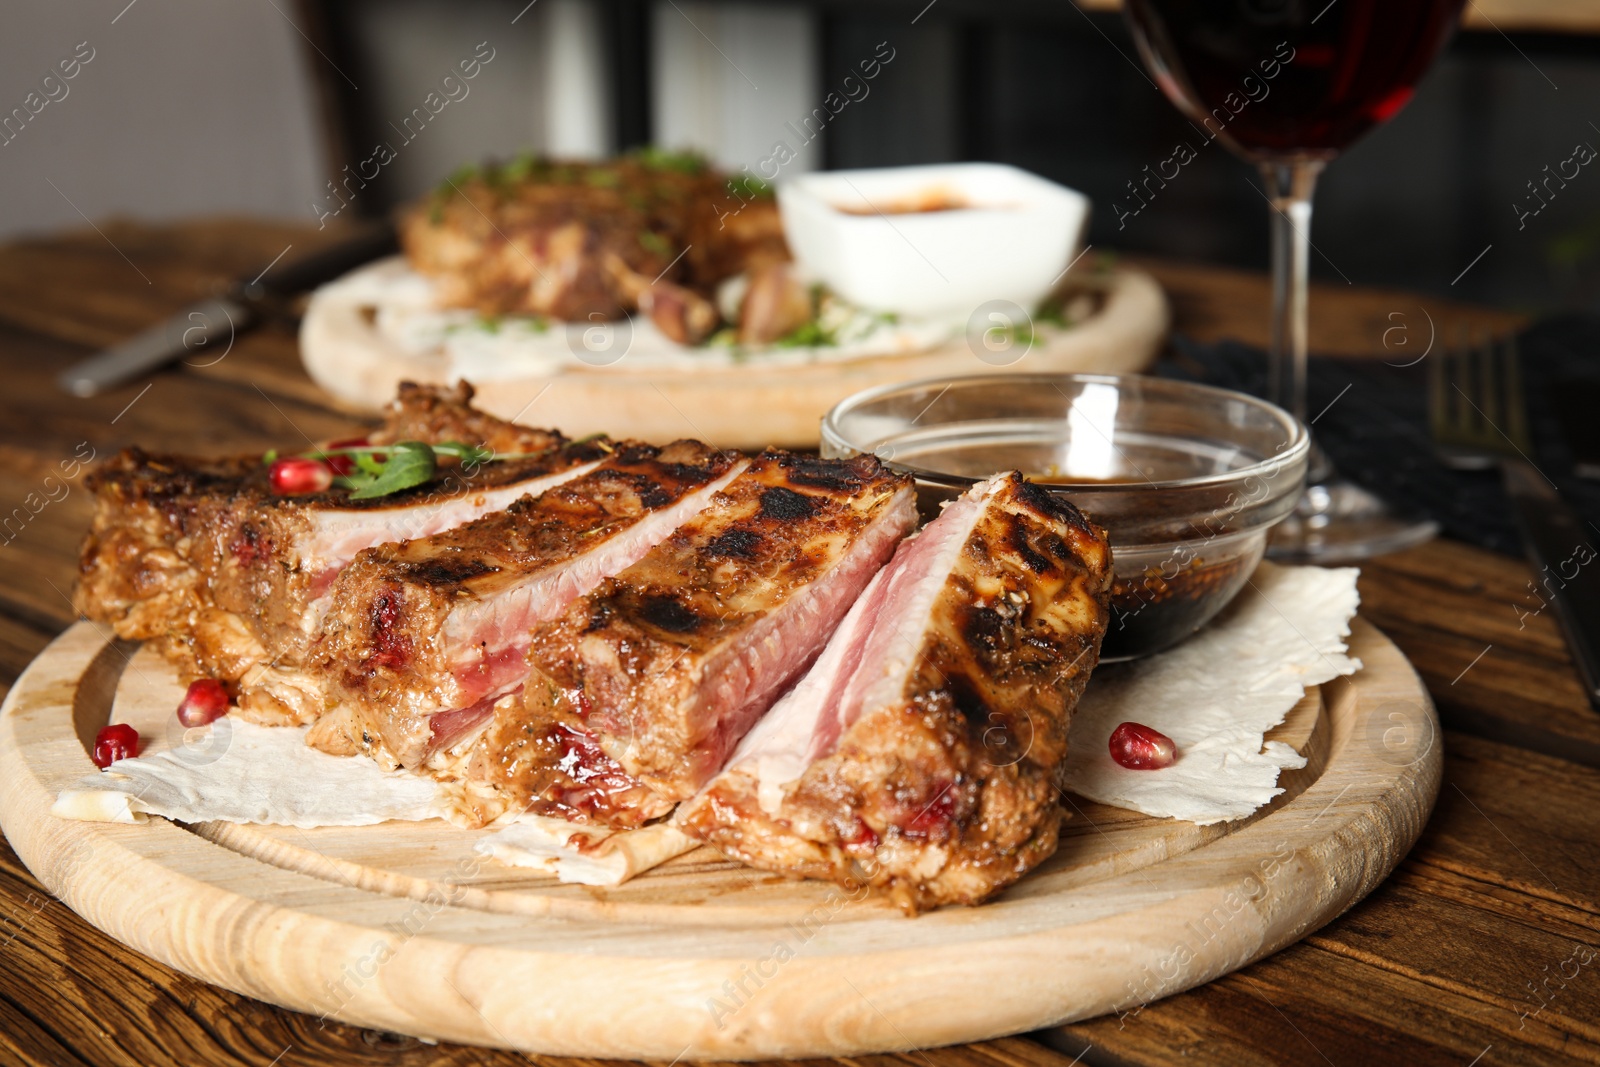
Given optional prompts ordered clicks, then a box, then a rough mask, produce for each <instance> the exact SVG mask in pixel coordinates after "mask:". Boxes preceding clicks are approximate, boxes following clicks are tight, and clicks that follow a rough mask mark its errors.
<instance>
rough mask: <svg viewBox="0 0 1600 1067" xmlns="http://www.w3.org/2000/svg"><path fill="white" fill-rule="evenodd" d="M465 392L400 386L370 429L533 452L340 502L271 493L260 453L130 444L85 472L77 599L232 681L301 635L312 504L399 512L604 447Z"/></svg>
mask: <svg viewBox="0 0 1600 1067" xmlns="http://www.w3.org/2000/svg"><path fill="white" fill-rule="evenodd" d="M471 396H472V391H471V388H470V387H468V386H466V385H464V384H463V385H462V386H459V387H456V388H454V389H435V388H430V387H424V386H416V385H412V384H410V383H407V384H406V385H404V386H402V389H401V395H400V399H399V400H398V401H397V402H396V403H395V405H394V406H393V408H392V409H391V411H390V412H389V415H388V418H387V420H386V421H385V423H384V425H383V426H382V427H381V428H380V429H378V430H377V431H375V432H374V433H373V435H372V438H373V440H375V441H378V442H380V443H383V442H387V441H393V440H402V439H409V440H424V441H433V442H437V441H443V440H458V441H463V442H467V443H479V442H482V441H486V442H488V443H490V444H491V446H492V447H495V448H496V449H497V451H506V450H508V449H512V450H516V451H518V452H537V453H538V454H537V455H535V456H532V457H530V458H523V459H516V460H507V461H505V462H499V463H488V464H483V465H481V466H479V467H478V468H477V469H475V470H470V471H469V470H465V469H458V470H451V471H447V472H445V474H444V475H443V476H442V477H441V478H439V479H437V480H435V481H434V482H432V483H429V484H427V485H423V486H419V487H417V488H415V489H411V490H407V491H404V492H401V493H396V494H393V495H391V496H387V497H382V498H378V499H374V500H368V501H352V500H350V499H349V498H348V493H347V492H346V491H345V490H331V491H329V492H327V493H321V494H315V495H311V496H297V497H283V496H278V495H276V494H274V493H273V492H272V491H271V486H270V484H269V481H268V471H267V467H266V465H265V464H263V463H262V461H261V457H260V456H234V457H228V458H223V459H195V458H190V457H182V456H164V455H157V454H153V453H149V452H146V451H144V450H142V449H138V448H130V449H127V450H125V451H124V452H122V453H121V454H119V455H117V456H113V457H111V458H110V459H108V460H107V461H106V462H105V463H104V464H102V465H101V466H100V467H98V468H97V469H96V470H94V471H93V472H91V473H90V474H89V476H88V481H87V485H88V486H89V488H90V489H91V490H92V491H93V492H94V494H95V515H94V519H93V521H92V523H91V526H90V530H89V533H88V535H87V536H86V537H85V539H84V542H83V545H82V548H81V550H80V555H79V572H78V583H77V588H76V591H75V595H74V604H75V606H76V607H77V608H78V610H79V611H80V612H81V613H83V614H84V615H85V616H87V617H89V618H91V619H95V620H97V621H101V622H106V623H109V624H110V625H111V626H112V628H113V630H115V632H116V633H117V634H118V636H120V637H125V638H132V639H139V640H154V641H159V642H161V643H162V646H163V650H164V651H165V652H166V653H167V654H168V655H169V657H170V658H172V659H173V661H174V662H175V663H176V664H177V666H178V667H179V670H180V672H181V673H182V674H184V675H185V676H187V677H200V676H205V677H218V678H221V679H223V680H227V681H232V680H234V679H236V678H237V677H238V676H239V671H240V670H241V669H242V667H241V664H244V663H248V662H251V661H255V660H259V659H260V658H262V657H263V656H264V655H265V654H266V649H268V648H270V649H272V656H273V657H278V656H280V655H281V654H285V653H287V654H288V660H289V661H290V662H294V661H295V660H296V657H297V654H298V653H299V652H303V651H304V647H305V645H306V644H307V642H308V637H307V635H306V634H305V633H304V625H303V621H304V619H305V615H306V608H307V606H308V604H309V603H310V602H311V601H312V600H313V599H314V597H315V596H316V595H317V593H318V590H317V589H316V588H315V587H314V586H315V581H316V579H317V576H316V575H314V574H312V573H309V571H308V570H306V569H304V568H301V567H299V566H298V565H297V564H296V561H295V559H294V558H293V556H294V554H295V547H294V546H295V545H296V544H297V543H298V542H299V541H300V540H301V539H302V538H304V537H305V536H306V535H307V534H308V533H309V531H310V530H311V528H312V525H313V522H314V517H315V516H316V515H317V514H318V513H334V512H337V513H352V514H359V513H372V514H373V515H374V518H377V517H378V516H381V515H388V514H394V515H401V514H405V513H407V512H408V509H418V510H419V511H420V510H423V509H427V508H429V507H430V506H431V505H433V504H435V503H443V502H445V501H449V500H454V499H458V498H464V497H469V496H471V495H472V494H475V493H479V492H483V491H488V490H494V489H503V488H504V487H506V486H511V485H516V484H518V483H519V482H521V481H525V480H528V479H530V478H533V477H537V476H540V475H543V474H548V473H553V472H558V471H561V470H564V469H568V468H571V467H573V466H576V465H579V464H582V463H586V462H591V461H593V460H596V459H599V458H600V457H601V456H603V455H604V449H605V447H606V446H605V443H604V442H601V441H591V442H584V443H581V444H575V443H572V442H568V441H566V439H565V438H563V437H562V436H561V435H560V434H558V433H554V432H552V431H548V430H530V429H527V428H524V427H519V426H513V425H511V424H509V423H505V422H503V421H502V420H499V419H495V418H493V417H492V416H488V415H485V414H483V413H482V412H479V411H477V410H475V409H473V408H471V407H470V405H469V401H470V399H471ZM225 616H235V618H225ZM207 622H210V623H212V624H214V625H204V624H205V623H207ZM213 638H214V639H213ZM241 644H242V645H243V646H249V645H251V644H254V646H255V647H254V648H250V647H241Z"/></svg>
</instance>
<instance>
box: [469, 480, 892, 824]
mask: <svg viewBox="0 0 1600 1067" xmlns="http://www.w3.org/2000/svg"><path fill="white" fill-rule="evenodd" d="M829 462H830V461H821V460H810V461H808V464H807V466H806V469H807V470H808V471H810V472H811V474H812V475H813V477H812V478H811V481H813V482H823V483H828V484H848V485H855V486H857V489H856V490H855V491H854V492H851V493H846V494H834V493H831V492H829V491H827V490H825V489H821V488H817V487H816V486H815V485H811V486H804V487H799V488H796V486H795V483H794V482H793V480H792V479H791V477H790V475H791V473H792V471H793V470H794V467H795V457H793V456H791V455H790V454H788V453H781V452H767V453H763V454H762V455H761V456H759V457H757V458H756V459H755V460H754V461H753V462H752V463H751V466H750V468H749V470H747V471H746V472H745V473H744V474H743V475H741V476H740V477H739V478H738V479H736V480H735V481H734V482H733V483H731V484H730V485H729V486H728V488H727V489H726V490H725V491H724V493H723V494H722V496H721V498H720V499H719V502H718V504H717V505H716V506H715V507H713V508H711V509H708V510H707V511H706V512H703V513H702V514H701V515H700V516H698V517H697V518H696V519H695V520H694V521H692V522H690V523H688V524H686V525H685V526H684V527H683V528H681V529H680V530H678V531H677V532H676V533H675V534H673V536H672V537H670V538H668V539H667V540H665V541H663V542H662V543H661V544H660V545H658V546H657V547H656V548H655V549H653V550H652V551H651V552H650V553H649V554H648V555H647V556H645V557H644V558H643V559H641V560H640V561H639V562H638V563H637V564H635V565H634V566H633V567H631V568H629V569H628V570H626V571H624V572H622V573H621V574H619V575H617V576H616V578H615V579H613V580H611V581H608V582H605V583H602V584H601V585H600V586H598V587H596V588H595V589H594V590H593V591H592V592H591V593H590V594H589V595H588V596H587V597H585V598H584V599H583V600H582V601H580V602H578V603H576V604H574V605H573V606H572V607H571V609H570V610H569V611H568V612H567V613H566V615H564V616H563V617H562V618H561V619H558V620H555V621H553V622H551V623H549V624H547V625H545V626H542V627H540V628H539V629H538V630H537V631H536V632H535V634H534V639H533V646H532V650H531V651H530V654H529V659H530V663H531V664H532V667H533V672H532V676H531V677H530V680H529V683H528V685H527V686H526V688H525V689H524V694H523V703H522V706H521V707H520V708H508V707H507V706H506V705H501V706H499V707H498V708H497V710H496V721H495V723H494V725H493V726H492V727H491V728H490V730H489V732H488V733H487V734H486V735H485V738H484V742H483V745H484V747H483V755H482V759H481V760H478V761H476V762H475V765H474V772H473V777H474V778H475V779H477V780H480V781H482V782H485V783H487V784H490V785H492V786H494V787H496V788H497V789H498V790H499V792H500V794H501V799H502V802H503V804H504V805H506V806H508V807H516V808H521V807H524V806H529V808H530V810H533V811H535V812H540V811H542V812H544V813H546V814H554V815H563V814H568V808H570V804H569V802H568V801H567V800H566V799H565V796H566V792H565V791H566V790H567V789H568V788H569V787H571V785H572V783H570V782H569V781H567V780H566V778H565V776H564V775H563V772H562V769H561V767H560V766H559V765H558V764H557V760H556V757H555V755H554V753H555V752H556V746H555V744H554V742H553V741H551V740H549V739H550V738H552V737H554V731H556V730H557V729H558V728H561V729H571V728H575V727H578V726H582V727H584V728H587V729H588V730H590V731H592V732H593V734H594V736H595V738H596V740H597V743H598V744H599V746H600V748H601V750H602V751H604V752H605V753H606V755H607V756H608V757H610V758H611V759H612V760H614V761H616V762H617V764H618V765H619V766H621V767H622V769H623V770H624V771H625V772H626V773H627V775H628V776H629V782H628V784H627V785H626V787H623V786H621V785H619V786H617V787H616V788H615V789H613V790H611V792H610V793H608V794H607V797H606V798H605V803H603V804H602V803H600V802H599V800H597V799H596V798H595V797H594V796H593V795H591V794H585V796H586V798H587V799H586V807H585V808H584V814H585V817H586V818H592V819H597V820H600V821H604V822H607V823H609V824H611V825H615V826H619V827H622V826H633V825H638V824H640V823H641V822H642V821H644V820H646V819H649V818H653V817H656V816H658V815H660V814H663V813H665V812H666V811H667V810H670V809H671V807H672V806H673V805H674V804H675V803H677V802H678V801H680V800H682V799H685V798H687V797H688V796H690V795H692V794H693V793H694V792H695V791H696V790H698V788H699V787H700V786H701V785H702V784H704V782H705V781H707V780H708V779H709V778H710V777H711V776H712V775H714V774H715V773H716V771H717V770H718V769H719V768H720V767H721V766H722V763H723V762H724V761H725V759H726V757H727V755H728V753H729V752H730V751H731V750H732V749H733V747H734V745H735V744H736V743H737V742H738V740H739V739H740V737H742V736H743V735H744V733H745V732H746V731H747V730H748V729H749V728H750V726H751V725H752V724H753V723H754V722H755V721H756V719H758V718H759V717H760V715H761V714H762V713H764V712H765V711H766V709H767V707H768V706H769V705H770V703H771V701H772V700H773V699H775V698H776V697H777V695H778V694H779V693H780V692H781V691H782V690H783V688H784V687H786V686H787V685H788V684H789V683H790V682H791V681H792V680H793V678H794V677H795V676H796V675H798V674H799V673H800V672H801V671H802V670H803V669H804V668H805V667H806V666H807V665H808V664H809V663H810V661H811V659H812V658H813V657H814V656H815V654H816V652H817V651H818V649H820V647H821V645H822V643H823V642H824V641H825V640H826V638H827V634H828V633H829V632H831V630H832V628H833V626H834V625H835V624H836V622H837V620H838V619H839V618H840V617H841V616H842V615H843V614H844V612H845V611H846V610H847V609H848V607H849V604H850V603H851V601H852V600H854V598H855V597H856V596H857V595H858V594H859V593H860V590H861V589H862V588H863V587H864V586H865V585H866V584H867V582H868V581H869V579H870V578H871V576H872V574H873V573H875V572H876V571H877V569H878V568H879V567H880V566H881V565H882V563H883V562H884V561H885V559H886V558H887V557H888V556H889V555H890V554H891V553H892V551H893V548H894V545H895V544H896V543H897V542H898V541H899V540H900V538H901V537H903V536H904V535H905V533H906V532H908V531H909V529H910V528H911V525H912V523H913V521H914V502H913V493H912V489H911V486H910V482H909V479H907V478H904V477H902V476H898V475H894V474H892V473H890V472H889V471H887V470H886V469H884V468H883V467H881V466H880V465H878V464H877V463H876V461H873V460H870V458H869V459H868V460H867V462H865V463H862V462H860V461H850V462H848V463H840V464H835V466H837V467H839V468H841V470H843V471H844V473H843V474H841V476H840V477H838V478H830V477H824V476H823V474H824V473H825V471H826V469H827V464H828V463H829ZM730 550H732V551H730ZM540 738H543V739H545V740H544V741H542V742H540V741H539V740H538V739H540ZM530 739H531V740H530ZM641 798H643V799H641Z"/></svg>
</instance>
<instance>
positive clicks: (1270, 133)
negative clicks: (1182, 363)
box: [1127, 0, 1464, 563]
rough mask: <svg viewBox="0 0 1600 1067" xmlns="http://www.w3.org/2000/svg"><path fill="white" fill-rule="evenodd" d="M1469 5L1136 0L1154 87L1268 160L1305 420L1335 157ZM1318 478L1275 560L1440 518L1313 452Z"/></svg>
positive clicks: (1367, 550)
mask: <svg viewBox="0 0 1600 1067" xmlns="http://www.w3.org/2000/svg"><path fill="white" fill-rule="evenodd" d="M1463 3H1464V0H1127V12H1128V20H1129V22H1130V23H1131V24H1132V27H1133V36H1134V40H1135V41H1136V42H1137V44H1138V47H1139V54H1140V56H1141V57H1142V58H1143V59H1144V63H1145V66H1146V67H1147V68H1149V70H1150V73H1151V74H1152V75H1153V76H1154V77H1155V80H1156V84H1157V85H1159V86H1160V87H1161V91H1162V92H1163V93H1165V94H1166V96H1167V98H1168V99H1169V100H1171V101H1172V102H1173V103H1174V104H1176V105H1177V106H1178V108H1179V109H1180V110H1181V111H1183V113H1184V114H1185V115H1186V116H1188V117H1189V119H1190V120H1191V121H1192V122H1193V123H1194V124H1195V125H1196V128H1197V132H1198V133H1200V134H1201V135H1202V136H1205V137H1206V138H1207V139H1215V140H1218V141H1221V142H1222V143H1223V144H1224V145H1226V146H1227V147H1228V149H1229V150H1230V151H1232V152H1233V153H1234V154H1235V155H1237V156H1239V157H1241V158H1242V159H1245V160H1246V161H1248V162H1251V163H1254V164H1256V165H1257V167H1259V168H1260V171H1261V176H1262V179H1263V181H1264V182H1265V186H1266V188H1265V196H1266V198H1267V200H1268V203H1269V205H1270V207H1271V210H1272V342H1271V349H1270V362H1269V386H1268V399H1269V400H1271V401H1273V402H1274V403H1276V404H1278V405H1279V406H1281V407H1283V408H1286V409H1288V410H1289V411H1290V412H1292V413H1293V414H1294V415H1295V416H1296V417H1297V418H1299V419H1300V420H1301V421H1304V420H1305V417H1306V349H1307V325H1306V277H1307V272H1308V269H1309V267H1310V259H1309V255H1310V251H1311V196H1312V191H1313V189H1314V188H1315V186H1316V182H1317V176H1318V174H1320V173H1321V171H1322V168H1323V167H1324V166H1326V165H1327V163H1328V161H1329V160H1331V159H1333V158H1334V157H1335V156H1336V155H1338V154H1339V152H1340V151H1341V150H1343V149H1344V148H1345V146H1346V145H1348V144H1350V143H1351V142H1352V141H1354V140H1355V139H1356V138H1357V137H1360V136H1361V135H1362V134H1363V133H1366V132H1367V131H1368V130H1370V129H1372V128H1373V127H1374V126H1377V125H1378V124H1379V123H1382V122H1386V121H1388V120H1389V119H1391V118H1393V117H1394V116H1395V114H1396V113H1397V112H1399V111H1400V109H1401V108H1403V107H1404V106H1405V105H1406V102H1407V101H1409V100H1410V99H1411V94H1412V91H1413V88H1414V86H1415V85H1416V82H1417V79H1419V78H1420V77H1421V76H1422V74H1423V73H1424V72H1425V71H1426V70H1427V69H1428V66H1429V65H1430V64H1431V63H1432V62H1433V60H1434V58H1435V57H1436V56H1437V55H1438V54H1439V50H1440V49H1441V48H1443V47H1444V43H1445V41H1447V40H1448V39H1449V37H1450V33H1451V31H1452V30H1453V29H1454V28H1455V25H1456V22H1457V20H1458V19H1459V17H1460V14H1461V8H1462V5H1463ZM1308 481H1309V486H1308V488H1307V489H1306V493H1305V496H1304V497H1302V499H1301V501H1300V505H1299V507H1298V508H1297V509H1296V512H1295V514H1294V516H1292V517H1291V518H1290V519H1289V520H1287V521H1285V522H1284V523H1282V524H1280V525H1279V527H1278V528H1277V530H1275V531H1274V537H1273V541H1272V546H1271V549H1270V550H1269V551H1270V552H1271V554H1272V555H1274V556H1276V557H1278V558H1289V559H1301V560H1308V561H1318V562H1330V563H1331V562H1336V561H1341V560H1352V559H1363V558H1366V557H1369V556H1375V555H1378V554H1380V553H1383V552H1392V551H1395V550H1397V549H1400V548H1405V547H1408V546H1410V545H1414V544H1418V543H1420V542H1422V541H1425V540H1427V539H1428V538H1430V537H1432V536H1433V535H1434V534H1436V533H1437V532H1438V525H1437V524H1436V523H1433V522H1431V521H1427V520H1418V519H1414V518H1409V517H1406V516H1403V515H1400V514H1398V513H1396V512H1394V511H1392V510H1391V509H1390V508H1389V507H1387V506H1386V505H1385V504H1384V503H1383V502H1382V501H1380V500H1378V499H1377V498H1376V497H1374V496H1373V495H1372V494H1370V493H1368V492H1366V491H1365V490H1363V489H1361V488H1359V487H1358V486H1356V485H1354V484H1352V483H1350V482H1347V481H1344V480H1342V479H1339V478H1337V477H1336V476H1335V475H1334V472H1333V469H1332V467H1331V465H1330V464H1329V463H1328V461H1327V459H1326V457H1325V456H1323V455H1322V453H1321V450H1320V449H1314V450H1313V458H1312V467H1311V471H1310V473H1309V475H1308Z"/></svg>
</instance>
